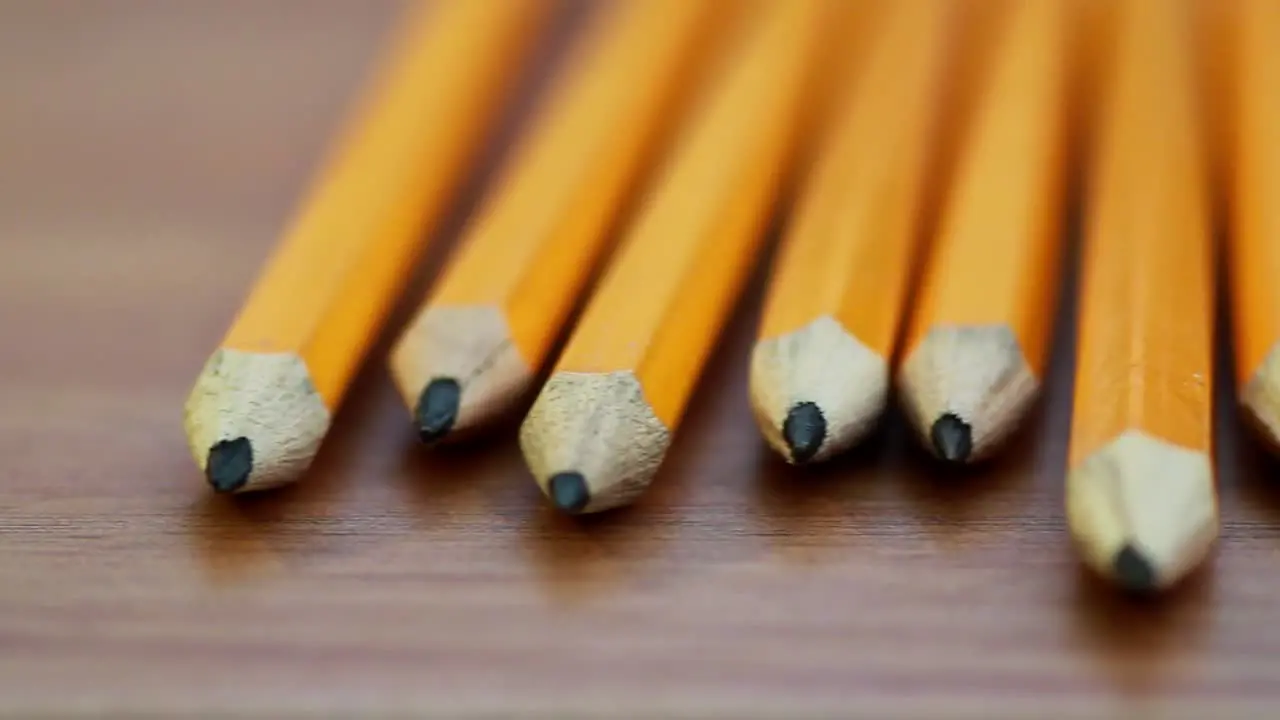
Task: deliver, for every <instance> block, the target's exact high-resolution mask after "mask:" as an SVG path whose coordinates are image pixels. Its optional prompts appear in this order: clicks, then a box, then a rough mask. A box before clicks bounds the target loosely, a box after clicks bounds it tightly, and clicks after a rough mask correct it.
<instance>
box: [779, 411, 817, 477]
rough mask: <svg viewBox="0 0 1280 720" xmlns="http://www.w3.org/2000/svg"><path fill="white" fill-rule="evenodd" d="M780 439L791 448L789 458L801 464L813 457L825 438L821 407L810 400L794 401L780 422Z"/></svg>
mask: <svg viewBox="0 0 1280 720" xmlns="http://www.w3.org/2000/svg"><path fill="white" fill-rule="evenodd" d="M782 439H783V440H785V441H786V443H787V447H788V448H790V450H791V460H792V462H794V463H796V464H797V465H803V464H804V463H807V462H809V461H810V460H812V459H813V456H814V455H817V454H818V450H819V449H820V448H821V447H822V443H823V441H825V440H826V439H827V420H826V418H824V417H823V416H822V409H821V408H819V407H818V406H817V405H816V404H814V403H811V402H802V403H796V404H795V405H793V406H792V407H791V410H789V411H787V419H786V420H785V421H783V423H782Z"/></svg>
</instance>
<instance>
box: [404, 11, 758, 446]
mask: <svg viewBox="0 0 1280 720" xmlns="http://www.w3.org/2000/svg"><path fill="white" fill-rule="evenodd" d="M732 10H733V7H732V5H729V4H723V3H718V2H713V1H711V0H622V1H621V2H615V3H614V4H613V5H611V6H609V8H608V10H607V12H604V13H601V15H600V16H599V18H598V20H597V21H596V24H595V26H594V27H592V28H591V29H590V31H589V32H588V33H587V34H586V37H585V38H584V41H583V44H582V46H580V47H579V48H577V53H576V54H575V55H574V56H573V57H572V58H571V63H570V65H569V71H568V73H567V75H566V76H564V77H563V79H562V81H561V82H560V84H559V86H558V87H557V88H556V89H555V91H554V92H553V93H552V94H551V97H550V98H549V101H548V102H547V103H546V105H545V106H544V107H543V111H542V112H541V114H540V117H539V118H538V120H537V122H536V123H535V124H534V127H533V130H532V131H531V132H530V133H529V134H528V135H527V136H526V139H525V140H524V142H523V143H522V145H521V148H520V151H519V154H518V156H517V157H516V159H515V161H514V163H513V164H512V165H511V166H510V168H509V169H508V171H507V172H506V175H505V177H504V178H503V180H502V181H501V182H500V183H498V185H497V190H496V192H495V193H494V194H493V195H492V196H491V197H490V198H489V199H488V200H487V202H486V205H485V207H484V208H483V210H482V211H481V213H480V216H479V219H478V221H477V222H476V223H475V224H474V225H472V227H471V228H470V230H469V231H468V232H467V234H466V235H465V236H464V238H463V240H462V244H461V247H460V249H459V250H458V251H456V253H455V255H454V257H453V258H452V259H451V260H450V262H449V264H448V266H447V267H446V268H445V270H444V272H443V275H442V277H441V279H440V281H439V282H438V284H437V286H436V288H435V290H434V291H433V292H432V293H431V294H430V295H429V296H428V298H427V300H426V301H425V302H424V303H423V305H422V306H421V308H420V309H419V310H418V312H417V314H416V317H415V318H414V319H413V320H412V322H411V323H410V324H409V325H408V326H407V328H406V329H405V331H404V333H403V334H402V335H401V337H400V339H399V340H398V342H397V344H396V347H395V348H394V349H393V351H392V354H391V370H392V375H393V377H394V378H395V381H396V384H397V386H398V388H399V389H400V392H401V394H402V396H403V397H404V401H405V403H406V404H407V405H408V407H409V409H410V411H411V412H412V413H413V416H414V423H415V425H416V427H417V430H418V434H419V436H420V437H421V438H422V440H423V441H424V442H427V443H433V442H437V441H440V440H442V439H443V438H445V437H446V436H458V435H466V434H470V433H471V432H474V431H478V430H480V429H482V428H483V427H485V426H486V425H488V424H490V423H492V422H493V421H496V420H498V419H500V418H502V417H504V416H505V415H506V414H507V413H509V412H510V411H512V410H513V409H514V408H515V407H516V406H517V405H518V403H519V402H520V401H521V400H522V399H523V398H525V397H526V396H527V393H528V392H529V390H530V389H531V387H532V385H533V382H534V378H535V375H536V373H537V372H538V371H539V370H540V369H541V368H542V366H543V365H544V362H545V360H546V358H547V355H548V354H549V353H550V351H551V346H552V345H553V344H554V342H555V341H556V340H557V339H558V337H559V335H560V333H561V331H562V329H563V327H564V325H565V323H566V321H567V319H568V316H569V315H570V314H571V312H572V310H573V308H574V307H575V304H576V302H577V300H578V298H579V297H580V295H581V293H582V291H583V288H584V287H585V285H586V283H587V282H588V280H589V279H590V277H591V275H592V272H593V269H594V268H595V267H596V265H597V264H598V261H599V259H600V257H601V256H602V255H603V254H604V253H605V251H606V250H607V249H608V242H607V241H608V240H609V239H610V237H611V234H610V232H609V230H610V229H611V227H612V225H613V222H614V220H615V218H616V217H617V215H618V213H619V212H620V210H621V208H622V205H623V204H624V202H625V201H626V200H627V198H628V197H629V195H630V191H631V190H632V188H633V186H634V185H635V183H636V180H637V178H638V177H639V176H640V174H641V172H642V171H643V170H644V169H645V167H646V161H647V160H648V158H650V157H651V156H653V155H654V154H655V153H656V150H657V148H656V145H657V143H658V141H659V139H660V135H661V131H662V130H664V129H666V126H667V125H668V123H669V122H670V116H671V115H673V113H674V111H675V108H674V107H673V106H674V104H675V103H676V101H678V100H679V98H680V92H679V91H680V90H681V89H682V88H683V86H684V85H685V84H686V83H687V80H688V78H689V77H690V76H691V75H693V74H694V73H695V71H696V62H695V61H696V60H697V59H698V54H697V53H698V51H699V50H701V49H702V48H703V47H704V46H706V45H707V44H708V42H709V41H710V40H711V39H712V36H713V31H714V30H715V29H716V27H717V26H718V25H720V24H723V23H724V22H726V21H727V19H728V18H729V16H730V15H731V13H732ZM713 20H714V21H715V23H713V22H712V21H713Z"/></svg>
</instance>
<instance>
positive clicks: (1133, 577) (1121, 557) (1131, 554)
mask: <svg viewBox="0 0 1280 720" xmlns="http://www.w3.org/2000/svg"><path fill="white" fill-rule="evenodd" d="M1111 568H1112V571H1113V573H1114V574H1115V578H1116V582H1117V583H1119V585H1120V586H1121V587H1122V588H1124V589H1125V590H1128V591H1129V592H1133V593H1148V592H1151V591H1152V590H1154V589H1155V588H1156V569H1155V567H1154V566H1153V565H1152V564H1151V561H1150V560H1147V558H1146V557H1145V556H1143V554H1142V553H1141V552H1140V551H1139V550H1138V549H1137V548H1136V547H1134V546H1133V545H1125V546H1124V547H1122V548H1120V552H1118V553H1116V557H1115V560H1113V561H1112V563H1111Z"/></svg>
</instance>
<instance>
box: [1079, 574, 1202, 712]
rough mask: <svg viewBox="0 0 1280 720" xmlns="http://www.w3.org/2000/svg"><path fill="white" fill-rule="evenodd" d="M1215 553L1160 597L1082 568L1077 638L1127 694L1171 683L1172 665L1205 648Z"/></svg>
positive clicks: (1145, 691) (1110, 680)
mask: <svg viewBox="0 0 1280 720" xmlns="http://www.w3.org/2000/svg"><path fill="white" fill-rule="evenodd" d="M1213 565H1214V563H1213V559H1212V557H1211V558H1209V559H1208V560H1206V562H1205V563H1204V564H1203V565H1202V566H1201V567H1200V568H1198V569H1197V570H1196V571H1195V572H1193V573H1192V574H1191V575H1190V576H1188V577H1186V578H1185V579H1184V580H1183V582H1182V583H1180V584H1179V585H1178V586H1176V587H1174V588H1171V589H1170V590H1168V591H1167V592H1165V593H1164V594H1162V595H1160V596H1157V597H1140V596H1132V595H1128V594H1126V593H1123V592H1121V591H1119V590H1118V589H1117V588H1116V587H1115V586H1113V585H1111V584H1110V583H1108V582H1107V581H1105V580H1103V579H1101V578H1099V577H1098V576H1097V575H1096V574H1095V573H1093V572H1092V571H1091V570H1089V569H1088V568H1085V567H1083V566H1079V568H1078V571H1077V581H1076V583H1075V592H1074V596H1073V598H1072V603H1071V604H1070V606H1069V607H1070V612H1071V620H1072V624H1073V625H1074V626H1075V627H1076V628H1077V630H1078V632H1077V633H1075V634H1074V637H1075V638H1076V641H1077V642H1079V643H1081V644H1082V645H1083V646H1084V648H1085V649H1086V650H1088V651H1090V652H1092V654H1093V655H1095V657H1096V659H1097V661H1098V663H1099V664H1100V665H1102V666H1103V667H1105V668H1106V672H1105V673H1102V674H1101V675H1102V677H1103V678H1105V679H1106V681H1108V682H1110V683H1111V684H1113V685H1114V686H1115V687H1116V689H1117V690H1119V691H1121V692H1122V693H1124V694H1126V695H1132V696H1145V695H1148V694H1149V693H1150V692H1151V691H1152V690H1154V689H1156V688H1157V687H1159V686H1161V685H1165V684H1167V683H1168V681H1169V677H1168V669H1169V667H1170V666H1173V665H1176V664H1177V663H1178V662H1179V661H1180V660H1181V659H1182V658H1183V657H1185V656H1187V655H1194V654H1197V653H1199V652H1202V651H1203V649H1204V648H1203V647H1202V646H1203V644H1204V642H1205V638H1206V637H1207V636H1208V632H1209V626H1210V619H1211V616H1212V614H1213V610H1212V608H1213V594H1214V583H1213Z"/></svg>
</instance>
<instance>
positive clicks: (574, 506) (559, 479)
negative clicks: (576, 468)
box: [547, 472, 591, 515]
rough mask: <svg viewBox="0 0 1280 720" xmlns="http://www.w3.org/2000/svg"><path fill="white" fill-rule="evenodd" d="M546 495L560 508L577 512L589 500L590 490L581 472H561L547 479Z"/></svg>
mask: <svg viewBox="0 0 1280 720" xmlns="http://www.w3.org/2000/svg"><path fill="white" fill-rule="evenodd" d="M547 490H548V493H547V494H548V496H549V497H550V498H551V502H553V503H555V505H556V507H558V508H560V509H561V510H563V511H565V512H567V513H571V514H574V515H576V514H578V513H580V512H582V510H583V508H585V507H586V506H587V504H588V503H590V502H591V491H590V490H589V489H588V488H587V480H586V478H584V477H582V473H577V472H561V473H556V474H555V475H552V476H551V479H550V480H548V481H547Z"/></svg>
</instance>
